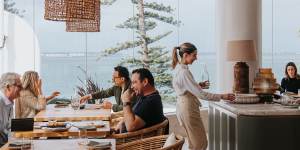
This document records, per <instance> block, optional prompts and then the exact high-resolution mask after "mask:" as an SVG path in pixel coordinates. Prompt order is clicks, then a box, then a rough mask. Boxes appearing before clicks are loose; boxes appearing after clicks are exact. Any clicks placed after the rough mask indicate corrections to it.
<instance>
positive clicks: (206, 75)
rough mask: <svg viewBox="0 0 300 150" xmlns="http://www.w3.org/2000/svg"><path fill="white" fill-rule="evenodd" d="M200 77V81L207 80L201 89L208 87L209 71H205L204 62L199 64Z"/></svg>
mask: <svg viewBox="0 0 300 150" xmlns="http://www.w3.org/2000/svg"><path fill="white" fill-rule="evenodd" d="M200 77H201V82H208V85H207V86H205V87H203V89H208V88H209V73H208V71H207V67H206V64H205V63H201V64H200Z"/></svg>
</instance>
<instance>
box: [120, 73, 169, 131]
mask: <svg viewBox="0 0 300 150" xmlns="http://www.w3.org/2000/svg"><path fill="white" fill-rule="evenodd" d="M131 87H132V89H129V90H127V91H126V92H125V93H124V94H122V96H121V97H122V101H123V112H124V118H123V120H122V121H121V122H120V123H119V124H118V127H117V130H120V131H136V130H139V129H142V128H147V127H150V126H153V125H155V124H158V123H161V122H163V121H164V120H165V119H166V117H165V116H164V114H163V105H162V101H161V97H160V95H159V93H158V91H157V90H156V89H155V86H154V78H153V76H152V74H151V72H150V71H149V70H148V69H145V68H141V69H136V70H134V71H133V72H132V77H131ZM132 90H133V91H132ZM133 95H136V96H137V102H136V104H135V105H134V106H133V108H131V107H130V105H131V97H132V96H133ZM124 125H125V127H126V130H124V129H123V126H124Z"/></svg>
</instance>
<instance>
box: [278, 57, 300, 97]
mask: <svg viewBox="0 0 300 150" xmlns="http://www.w3.org/2000/svg"><path fill="white" fill-rule="evenodd" d="M285 76H286V77H284V78H283V79H282V80H281V89H280V92H281V93H283V92H293V93H295V94H297V93H298V89H300V75H299V74H297V67H296V65H295V63H293V62H289V63H287V64H286V67H285Z"/></svg>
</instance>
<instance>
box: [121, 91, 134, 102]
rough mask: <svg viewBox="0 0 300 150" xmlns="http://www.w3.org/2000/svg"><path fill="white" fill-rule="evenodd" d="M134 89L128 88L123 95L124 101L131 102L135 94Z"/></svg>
mask: <svg viewBox="0 0 300 150" xmlns="http://www.w3.org/2000/svg"><path fill="white" fill-rule="evenodd" d="M134 94H135V93H134V91H133V90H131V89H127V90H126V91H125V92H124V93H123V94H122V95H121V99H122V102H123V103H124V102H130V101H131V99H132V97H133V96H134Z"/></svg>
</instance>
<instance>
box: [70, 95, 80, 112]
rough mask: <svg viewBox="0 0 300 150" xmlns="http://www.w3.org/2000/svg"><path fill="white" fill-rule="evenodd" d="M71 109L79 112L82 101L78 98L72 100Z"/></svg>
mask: <svg viewBox="0 0 300 150" xmlns="http://www.w3.org/2000/svg"><path fill="white" fill-rule="evenodd" d="M71 107H72V108H73V109H74V110H78V109H79V107H80V99H79V98H76V97H74V98H73V99H71Z"/></svg>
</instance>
